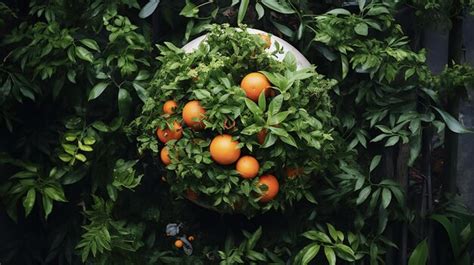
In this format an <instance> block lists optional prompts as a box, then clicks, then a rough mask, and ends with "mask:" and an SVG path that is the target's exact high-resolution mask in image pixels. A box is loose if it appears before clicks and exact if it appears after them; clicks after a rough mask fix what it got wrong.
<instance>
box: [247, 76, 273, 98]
mask: <svg viewBox="0 0 474 265" xmlns="http://www.w3.org/2000/svg"><path fill="white" fill-rule="evenodd" d="M270 86H271V85H270V82H269V81H268V79H267V77H266V76H265V75H263V74H261V73H258V72H254V73H250V74H248V75H246V76H245V77H244V78H243V79H242V81H241V82H240V87H241V88H242V89H243V90H244V91H245V95H247V97H248V98H249V99H251V100H253V101H258V97H259V96H260V94H261V93H262V92H264V93H265V96H268V93H269V92H270V89H269V88H270Z"/></svg>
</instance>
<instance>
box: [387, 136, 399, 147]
mask: <svg viewBox="0 0 474 265" xmlns="http://www.w3.org/2000/svg"><path fill="white" fill-rule="evenodd" d="M398 140H400V136H398V135H394V136H392V137H390V138H388V140H387V142H386V143H385V146H393V145H395V144H396V143H398Z"/></svg>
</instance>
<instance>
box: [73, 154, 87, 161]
mask: <svg viewBox="0 0 474 265" xmlns="http://www.w3.org/2000/svg"><path fill="white" fill-rule="evenodd" d="M74 157H75V158H76V159H77V160H79V161H81V162H86V160H87V158H86V156H85V155H83V154H76V155H75V156H74Z"/></svg>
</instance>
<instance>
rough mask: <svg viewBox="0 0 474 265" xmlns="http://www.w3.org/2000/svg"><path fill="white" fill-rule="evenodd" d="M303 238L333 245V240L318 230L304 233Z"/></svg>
mask: <svg viewBox="0 0 474 265" xmlns="http://www.w3.org/2000/svg"><path fill="white" fill-rule="evenodd" d="M303 236H304V237H306V238H307V239H310V240H314V241H319V242H322V243H329V244H330V243H332V242H331V238H329V237H328V235H326V234H325V233H323V232H321V231H316V230H310V231H306V232H304V233H303Z"/></svg>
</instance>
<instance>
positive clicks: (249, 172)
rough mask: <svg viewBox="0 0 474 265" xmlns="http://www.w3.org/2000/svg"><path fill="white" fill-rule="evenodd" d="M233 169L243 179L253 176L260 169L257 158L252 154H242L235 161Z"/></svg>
mask: <svg viewBox="0 0 474 265" xmlns="http://www.w3.org/2000/svg"><path fill="white" fill-rule="evenodd" d="M235 169H236V170H237V171H238V172H239V174H240V176H241V177H243V178H244V179H250V178H255V177H256V176H257V174H258V170H259V169H260V165H259V164H258V161H257V159H255V158H254V157H253V156H243V157H241V158H240V159H239V161H237V164H236V166H235Z"/></svg>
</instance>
